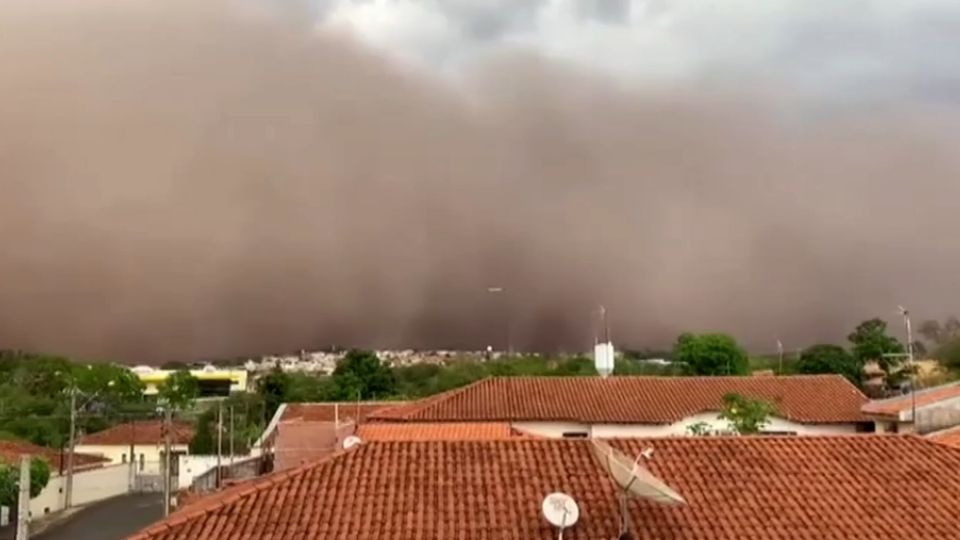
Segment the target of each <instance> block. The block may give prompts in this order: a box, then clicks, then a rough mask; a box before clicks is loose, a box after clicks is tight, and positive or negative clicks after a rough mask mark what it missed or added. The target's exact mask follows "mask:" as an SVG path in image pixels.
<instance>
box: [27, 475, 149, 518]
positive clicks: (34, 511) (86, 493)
mask: <svg viewBox="0 0 960 540" xmlns="http://www.w3.org/2000/svg"><path fill="white" fill-rule="evenodd" d="M66 485H67V478H66V476H59V475H57V476H51V477H50V481H49V482H48V483H47V487H45V488H43V491H41V492H40V495H37V496H36V497H35V498H33V499H32V500H31V501H30V515H31V516H33V519H36V518H38V517H40V516H43V515H44V514H47V513H50V512H57V511H59V510H63V508H64V499H65V498H66V491H67V489H66ZM129 491H130V469H129V468H128V467H127V466H126V465H110V466H107V467H102V468H99V469H92V470H89V471H83V472H77V473H74V475H73V504H74V506H80V505H83V504H88V503H92V502H96V501H102V500H103V499H109V498H110V497H115V496H117V495H123V494H125V493H128V492H129Z"/></svg>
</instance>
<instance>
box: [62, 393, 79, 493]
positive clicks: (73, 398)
mask: <svg viewBox="0 0 960 540" xmlns="http://www.w3.org/2000/svg"><path fill="white" fill-rule="evenodd" d="M76 434H77V390H76V388H71V389H70V434H69V440H68V442H67V445H68V449H67V486H66V488H67V492H66V494H64V500H63V506H64V508H70V507H71V506H73V451H74V446H75V445H76V440H75V439H76Z"/></svg>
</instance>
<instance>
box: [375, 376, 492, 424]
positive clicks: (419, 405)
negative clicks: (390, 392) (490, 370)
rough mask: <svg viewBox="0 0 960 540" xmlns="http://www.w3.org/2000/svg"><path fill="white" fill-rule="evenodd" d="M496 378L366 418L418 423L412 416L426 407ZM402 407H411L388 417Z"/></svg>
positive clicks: (482, 380) (398, 406) (483, 379)
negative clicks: (391, 412) (414, 421)
mask: <svg viewBox="0 0 960 540" xmlns="http://www.w3.org/2000/svg"><path fill="white" fill-rule="evenodd" d="M497 378H499V377H497V376H491V377H484V378H482V379H477V380H475V381H473V382H470V383H467V384H465V385H463V386H458V387H457V388H451V389H450V390H446V391H444V392H440V393H439V394H434V395H432V396H427V397H424V398H421V399H418V400H411V401H408V402H406V405H403V404H400V405H397V407H391V408H388V409H385V410H382V411H377V412H374V413H372V414H369V415H367V418H368V419H370V420H378V421H383V420H387V421H389V420H418V421H421V420H422V419H418V418H413V415H415V414H417V413H419V412H422V411H423V410H424V409H426V408H428V407H433V406H436V405H438V404H440V403H443V402H445V401H447V400H449V399H450V398H452V397H454V396H456V395H458V394H460V393H462V392H465V391H467V390H470V389H472V388H474V387H476V386H481V385H482V384H484V383H489V382H490V381H493V380H495V379H497ZM404 407H411V409H410V410H406V411H403V412H402V413H401V414H399V415H398V416H391V415H389V413H390V411H391V409H398V408H404ZM384 413H386V415H384ZM422 421H426V420H422Z"/></svg>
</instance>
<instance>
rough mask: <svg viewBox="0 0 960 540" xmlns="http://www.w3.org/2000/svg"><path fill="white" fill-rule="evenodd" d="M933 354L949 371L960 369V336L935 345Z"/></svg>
mask: <svg viewBox="0 0 960 540" xmlns="http://www.w3.org/2000/svg"><path fill="white" fill-rule="evenodd" d="M933 356H934V357H935V358H936V359H937V361H939V362H940V365H941V366H943V367H945V368H947V369H949V370H951V371H960V337H958V338H954V339H952V340H950V341H947V342H946V343H944V344H943V345H940V346H939V347H937V350H936V351H935V352H934V354H933Z"/></svg>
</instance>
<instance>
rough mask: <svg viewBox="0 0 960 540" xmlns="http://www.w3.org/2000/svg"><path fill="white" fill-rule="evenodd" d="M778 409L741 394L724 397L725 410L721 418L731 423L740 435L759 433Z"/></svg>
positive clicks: (721, 413)
mask: <svg viewBox="0 0 960 540" xmlns="http://www.w3.org/2000/svg"><path fill="white" fill-rule="evenodd" d="M774 412H776V407H774V406H773V405H772V404H770V403H767V402H766V401H762V400H755V399H750V398H747V397H744V396H741V395H740V394H727V395H725V396H723V410H722V411H721V412H720V416H719V418H721V419H722V420H726V421H727V422H730V425H731V426H732V427H733V429H734V431H736V432H737V433H738V434H740V435H752V434H755V433H759V432H760V431H761V430H762V429H763V428H764V426H766V425H767V423H768V422H769V417H770V415H771V414H773V413H774Z"/></svg>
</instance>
